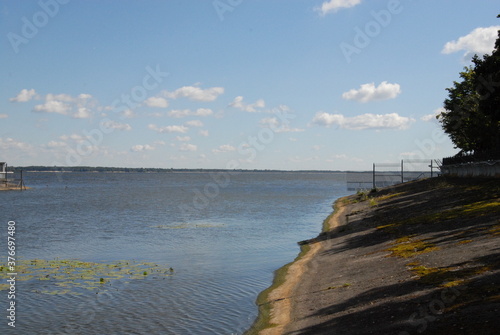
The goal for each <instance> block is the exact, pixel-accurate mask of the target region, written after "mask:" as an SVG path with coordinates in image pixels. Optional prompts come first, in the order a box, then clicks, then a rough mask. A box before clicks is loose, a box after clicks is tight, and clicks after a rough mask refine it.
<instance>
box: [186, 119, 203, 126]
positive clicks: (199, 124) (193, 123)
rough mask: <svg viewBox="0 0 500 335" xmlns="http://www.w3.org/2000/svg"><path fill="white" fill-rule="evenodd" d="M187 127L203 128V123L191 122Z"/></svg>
mask: <svg viewBox="0 0 500 335" xmlns="http://www.w3.org/2000/svg"><path fill="white" fill-rule="evenodd" d="M185 125H186V126H189V127H203V122H201V121H200V120H191V121H188V122H186V123H185Z"/></svg>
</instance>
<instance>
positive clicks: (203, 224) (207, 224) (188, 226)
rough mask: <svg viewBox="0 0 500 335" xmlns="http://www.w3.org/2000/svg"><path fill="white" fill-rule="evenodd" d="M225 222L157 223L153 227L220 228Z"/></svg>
mask: <svg viewBox="0 0 500 335" xmlns="http://www.w3.org/2000/svg"><path fill="white" fill-rule="evenodd" d="M223 226H224V224H213V223H200V224H190V223H181V224H178V225H174V226H172V225H155V226H152V227H153V228H158V229H188V228H220V227H223Z"/></svg>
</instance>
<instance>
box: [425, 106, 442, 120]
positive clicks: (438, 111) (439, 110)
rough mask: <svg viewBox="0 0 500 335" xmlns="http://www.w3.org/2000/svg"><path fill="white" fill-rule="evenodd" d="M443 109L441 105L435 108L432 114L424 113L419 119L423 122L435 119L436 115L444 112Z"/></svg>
mask: <svg viewBox="0 0 500 335" xmlns="http://www.w3.org/2000/svg"><path fill="white" fill-rule="evenodd" d="M444 111H445V109H444V108H443V107H441V108H438V109H436V110H435V111H434V112H433V113H432V114H427V115H424V116H422V117H421V118H420V120H422V121H425V122H430V121H436V116H438V115H439V114H441V113H442V112H444Z"/></svg>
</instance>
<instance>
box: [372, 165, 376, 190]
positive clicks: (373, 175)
mask: <svg viewBox="0 0 500 335" xmlns="http://www.w3.org/2000/svg"><path fill="white" fill-rule="evenodd" d="M372 189H375V163H373V187H372Z"/></svg>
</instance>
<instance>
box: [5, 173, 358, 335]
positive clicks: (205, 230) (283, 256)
mask: <svg viewBox="0 0 500 335" xmlns="http://www.w3.org/2000/svg"><path fill="white" fill-rule="evenodd" d="M25 181H26V184H27V185H28V186H30V187H33V189H31V190H28V191H23V192H18V191H15V192H0V227H1V228H0V257H1V258H0V259H1V262H2V263H4V265H5V261H6V259H7V256H8V255H7V252H8V251H7V236H8V225H7V223H8V221H10V220H13V221H15V222H16V231H15V238H16V261H18V259H23V260H24V261H25V262H30V261H32V260H34V259H40V260H46V261H56V262H58V261H60V260H64V261H66V260H80V261H84V262H92V263H89V264H93V263H94V262H95V263H97V264H102V265H103V266H106V265H107V266H108V268H110V267H111V266H113V264H115V267H116V268H117V269H120V271H122V266H123V267H124V268H127V267H135V266H136V265H137V266H138V264H142V262H148V263H154V264H155V265H151V267H154V266H157V269H161V271H160V270H158V271H157V272H154V271H153V270H147V271H149V273H148V274H147V275H143V276H142V277H141V276H140V275H139V276H138V275H137V273H136V274H135V276H132V274H130V276H128V274H127V275H126V276H116V277H113V278H111V279H109V280H108V278H105V279H106V280H105V281H104V282H102V283H100V285H99V283H98V282H99V281H100V278H99V277H101V276H104V275H103V274H99V273H98V274H96V276H97V277H96V278H94V279H90V280H86V281H85V280H84V275H83V274H82V276H81V278H82V279H81V280H80V281H79V282H80V284H81V285H80V286H72V284H71V281H75V278H74V276H73V277H72V276H71V275H66V277H64V276H65V274H64V273H63V272H65V271H66V272H70V271H76V269H71V270H68V269H69V267H68V269H66V268H64V267H60V264H59V265H57V268H56V269H55V270H54V271H56V272H57V271H60V273H54V272H53V273H52V274H50V275H49V274H48V275H46V276H44V277H43V278H40V277H37V276H33V277H32V278H31V277H25V278H24V280H22V281H21V280H18V281H17V282H16V297H15V299H14V300H15V302H16V324H15V325H16V328H15V329H12V327H10V326H8V324H7V322H8V319H7V317H6V316H7V313H8V312H7V311H6V309H7V308H8V307H9V302H10V301H11V300H9V299H8V290H6V289H5V288H4V289H3V290H2V291H0V306H1V308H0V310H1V311H2V312H0V314H1V315H0V316H1V317H0V320H3V321H1V323H0V333H1V334H6V333H7V331H8V333H9V334H10V333H12V334H23V335H24V334H196V335H199V334H241V333H243V332H244V331H245V330H246V329H248V328H249V327H250V326H251V324H252V322H253V321H254V319H255V317H256V316H257V307H256V305H255V299H256V298H257V295H258V294H259V293H260V292H261V291H262V290H264V289H265V288H267V287H268V286H269V285H270V284H271V282H272V278H273V272H274V271H275V270H276V269H278V268H279V267H281V266H283V265H284V264H286V263H288V262H290V261H292V260H293V259H294V258H295V257H296V256H297V254H298V252H299V247H298V245H297V241H300V240H304V239H308V238H311V237H314V236H316V235H317V234H318V233H319V232H320V230H321V226H322V222H323V220H324V219H325V218H326V216H328V214H330V212H331V210H332V207H331V205H332V203H333V202H334V201H335V200H336V199H337V198H338V197H341V196H344V195H346V194H348V191H347V188H346V181H345V175H344V174H343V173H282V172H243V173H238V174H232V175H229V173H228V172H224V173H221V172H219V173H212V174H210V173H158V174H156V173H153V174H146V173H57V174H56V173H28V174H25ZM18 262H20V261H18ZM19 264H20V263H18V264H16V265H18V266H19ZM31 264H36V263H33V262H32V263H31ZM117 264H118V265H117ZM124 264H127V265H124ZM53 266H54V267H55V266H56V265H53ZM90 267H97V265H95V264H94V265H90ZM170 267H171V268H172V269H173V270H174V271H173V272H171V271H170ZM167 269H168V270H167ZM164 270H165V271H164ZM31 271H34V270H31ZM36 271H39V272H40V271H42V270H41V267H39V268H38V269H37V270H36ZM43 271H48V270H47V269H45V268H44V269H43ZM123 271H125V269H124V270H123ZM126 271H129V270H126ZM133 271H136V272H137V271H140V272H141V273H142V268H140V269H139V270H137V269H136V268H134V269H133ZM133 271H132V270H130V271H129V272H130V273H132V272H133ZM82 273H83V272H82ZM78 275H80V272H79V273H78ZM65 278H66V279H65ZM65 280H66V282H65ZM2 281H3V282H2V283H3V284H5V283H6V279H2ZM92 281H94V283H92ZM96 283H97V284H96ZM85 285H86V286H85ZM96 285H97V286H96ZM68 287H69V289H68ZM62 288H65V289H64V290H63V289H62Z"/></svg>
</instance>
